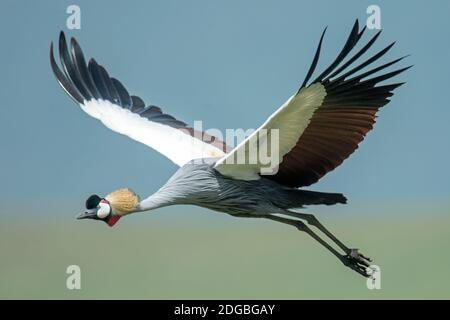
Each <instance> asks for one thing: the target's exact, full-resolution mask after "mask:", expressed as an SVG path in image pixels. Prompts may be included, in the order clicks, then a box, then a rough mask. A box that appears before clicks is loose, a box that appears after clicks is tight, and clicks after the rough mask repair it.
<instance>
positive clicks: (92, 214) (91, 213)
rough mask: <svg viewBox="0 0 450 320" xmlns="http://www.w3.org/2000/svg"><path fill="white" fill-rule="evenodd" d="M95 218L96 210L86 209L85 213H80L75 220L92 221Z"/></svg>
mask: <svg viewBox="0 0 450 320" xmlns="http://www.w3.org/2000/svg"><path fill="white" fill-rule="evenodd" d="M96 217H97V210H96V209H87V210H86V211H84V212H82V213H80V214H79V215H77V219H78V220H80V219H94V218H96Z"/></svg>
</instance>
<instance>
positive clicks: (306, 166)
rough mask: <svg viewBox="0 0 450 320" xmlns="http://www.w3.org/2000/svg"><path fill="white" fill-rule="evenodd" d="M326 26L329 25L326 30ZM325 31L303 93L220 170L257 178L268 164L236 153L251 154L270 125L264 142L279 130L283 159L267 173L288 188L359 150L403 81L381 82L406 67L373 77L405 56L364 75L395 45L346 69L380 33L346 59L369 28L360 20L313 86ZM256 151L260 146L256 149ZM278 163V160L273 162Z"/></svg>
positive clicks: (308, 181)
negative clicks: (241, 160) (243, 159)
mask: <svg viewBox="0 0 450 320" xmlns="http://www.w3.org/2000/svg"><path fill="white" fill-rule="evenodd" d="M325 30H326V29H325ZM325 30H324V32H323V33H322V36H321V38H320V42H319V45H318V48H317V50H316V54H315V56H314V59H313V62H312V65H311V67H310V69H309V71H308V73H307V75H306V78H305V80H304V82H303V84H302V86H301V87H300V89H299V90H298V92H297V93H296V94H295V95H294V96H292V97H291V98H289V99H288V101H287V102H286V103H285V104H284V105H283V106H281V107H280V109H278V110H277V111H276V112H275V113H274V114H273V115H272V116H270V117H269V119H268V120H267V121H266V122H265V123H264V124H263V125H262V126H261V127H260V128H259V129H258V130H257V131H256V132H254V133H253V135H251V136H249V137H248V138H247V139H246V140H245V141H244V142H243V143H241V144H240V145H238V146H237V147H236V148H235V149H233V150H232V151H231V152H230V153H228V154H227V155H225V156H224V157H223V158H221V159H220V160H219V161H218V162H217V163H216V165H215V168H216V169H217V170H218V171H219V172H221V173H222V174H224V175H227V176H230V177H233V178H235V179H243V180H249V179H258V178H260V174H261V169H262V168H264V167H265V166H267V164H266V163H262V162H261V161H258V162H257V163H255V164H249V163H243V164H239V163H238V162H237V161H236V159H235V158H236V156H238V155H239V154H241V155H243V154H244V155H248V153H249V147H250V146H251V145H252V144H254V143H259V142H261V141H260V140H261V139H260V138H259V137H258V133H259V132H261V131H262V129H267V137H266V138H265V141H266V140H267V141H268V140H270V135H271V129H278V135H279V148H278V151H279V157H278V158H279V161H278V163H275V165H278V167H277V168H276V169H277V170H275V171H274V174H272V175H267V176H266V177H267V178H269V179H272V180H274V181H277V182H278V183H280V184H282V185H285V186H289V187H302V186H308V185H311V184H313V183H315V182H317V181H318V180H319V179H320V178H321V177H323V176H324V175H325V174H326V173H327V172H329V171H331V170H333V169H334V168H336V167H337V166H339V165H340V164H341V163H342V162H343V161H344V160H345V159H346V158H347V157H349V156H350V154H352V153H353V152H354V151H355V150H356V149H357V148H358V144H359V143H360V142H361V141H362V140H363V139H364V137H365V135H366V134H367V132H369V131H370V130H371V129H372V127H373V124H374V123H375V117H376V113H377V111H378V110H379V109H380V108H381V107H383V106H384V105H386V104H387V103H388V102H389V99H388V98H389V97H390V96H392V95H393V93H392V91H393V90H394V89H395V88H397V87H399V86H400V85H402V84H403V83H394V84H388V85H379V84H380V82H382V81H384V80H387V79H389V78H391V77H394V76H396V75H398V74H399V73H401V72H403V71H405V70H406V69H408V68H410V67H406V68H402V69H398V70H395V71H392V72H389V73H384V74H382V75H379V76H375V77H372V78H369V77H370V76H371V75H373V74H374V73H376V72H379V71H381V70H383V69H385V68H387V67H389V66H391V65H393V64H395V63H397V62H399V61H400V60H402V59H403V58H404V57H403V58H400V59H396V60H393V61H391V62H389V63H386V64H383V65H381V66H379V67H375V68H372V69H370V70H368V71H366V72H364V73H360V74H357V73H358V71H360V70H362V69H363V68H365V67H367V66H369V65H372V63H373V62H375V61H376V60H378V59H379V58H380V57H382V56H383V55H384V54H385V53H386V52H387V51H388V50H389V49H390V48H391V47H392V46H393V45H394V43H392V44H390V45H389V46H387V47H386V48H385V49H383V50H381V51H380V52H378V53H376V54H375V55H373V56H371V57H370V58H369V59H367V60H366V61H364V62H362V63H360V64H359V65H357V66H355V67H353V68H351V69H350V70H348V71H347V69H348V67H350V66H351V65H352V64H353V63H354V62H355V61H356V60H357V59H358V58H360V57H361V56H362V55H363V54H364V53H365V52H366V51H367V50H368V49H369V48H370V47H371V46H372V45H373V43H374V42H375V40H376V39H377V38H378V37H379V35H380V32H381V31H380V32H378V33H377V34H375V35H374V36H373V37H372V38H371V39H370V40H369V41H368V42H367V44H365V45H364V46H363V47H362V48H361V49H359V51H357V52H356V53H355V54H354V55H353V56H352V57H351V58H349V59H348V60H347V61H346V62H345V63H343V61H344V60H345V58H346V57H347V56H348V54H349V53H350V51H351V50H352V49H353V48H354V47H355V46H356V44H357V43H358V41H359V40H360V38H361V36H362V35H363V33H364V30H365V28H363V29H362V30H361V31H359V24H358V21H356V22H355V24H354V26H353V28H352V31H351V33H350V36H349V37H348V39H347V41H346V43H345V45H344V47H343V49H342V50H341V52H340V53H339V55H338V56H337V58H336V59H335V60H334V61H333V62H332V63H331V65H330V66H329V67H328V68H326V69H325V70H324V71H323V72H322V73H321V74H320V75H319V76H318V77H317V78H316V79H315V80H314V81H312V82H311V84H309V85H308V82H309V80H310V78H311V76H312V75H313V73H314V70H315V68H316V65H317V62H318V59H319V55H320V49H321V45H322V40H323V37H324V34H325ZM254 150H255V149H254ZM272 165H273V164H272Z"/></svg>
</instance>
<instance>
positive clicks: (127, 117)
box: [50, 21, 409, 276]
mask: <svg viewBox="0 0 450 320" xmlns="http://www.w3.org/2000/svg"><path fill="white" fill-rule="evenodd" d="M365 29H366V28H365V27H364V28H362V29H361V30H360V28H359V24H358V21H356V22H355V24H354V25H353V28H352V30H351V32H350V35H349V36H348V39H347V40H346V42H345V44H344V46H343V48H342V50H341V51H340V53H339V54H338V56H337V57H336V59H335V60H334V61H333V62H332V63H331V64H330V65H329V67H328V68H326V69H325V70H324V71H323V72H321V73H320V74H319V75H318V76H317V77H316V78H314V79H313V80H312V81H310V80H311V78H312V76H313V74H314V73H315V72H314V71H315V69H316V65H317V62H318V60H319V55H320V50H321V46H322V41H323V38H324V35H325V31H326V29H325V30H324V31H323V33H322V35H321V37H320V41H319V45H318V47H317V49H316V53H315V55H314V58H313V61H312V64H311V67H310V68H309V71H308V73H307V75H306V77H305V80H304V81H303V83H302V85H301V86H300V88H299V89H298V91H297V92H296V93H295V94H294V95H293V96H291V97H290V98H289V99H288V100H287V101H286V102H285V103H284V104H283V105H282V106H281V107H280V108H279V109H278V110H277V111H276V112H275V113H273V114H272V115H271V116H270V117H269V118H268V119H267V121H266V122H265V123H263V124H262V126H261V127H259V128H258V130H256V131H255V132H254V133H253V134H252V135H250V136H249V137H247V138H246V139H245V140H244V141H243V142H241V143H240V144H239V145H238V146H237V147H235V148H234V149H232V148H230V147H228V146H227V145H226V144H225V143H224V142H223V141H220V140H219V139H217V138H215V137H212V136H210V135H207V134H205V133H203V132H198V131H196V130H194V129H193V128H191V127H189V126H187V125H186V124H185V123H184V122H182V121H179V120H177V119H175V118H174V117H172V116H170V115H168V114H166V113H164V112H162V111H161V109H160V108H158V107H156V106H146V105H145V103H144V101H143V100H142V99H141V98H139V97H137V96H134V95H130V94H129V93H128V91H127V89H125V87H124V86H123V85H122V84H121V83H120V82H119V80H117V79H115V78H112V77H110V76H109V74H108V72H107V71H106V70H105V68H104V67H102V66H101V65H99V64H97V62H96V61H95V60H94V59H91V60H89V63H88V64H87V63H86V60H85V58H84V56H83V53H82V51H81V48H80V46H79V45H78V43H77V41H76V40H75V39H74V38H72V39H71V41H70V49H69V48H68V45H67V43H66V39H65V35H64V33H63V32H61V34H60V37H59V56H60V64H61V68H60V67H59V66H58V65H57V63H56V61H55V58H54V54H53V43H52V44H51V46H50V63H51V67H52V70H53V73H54V74H55V76H56V78H57V80H58V82H59V84H60V85H61V87H62V88H63V89H64V90H65V91H66V93H67V94H68V95H69V96H70V97H71V98H72V99H73V100H75V102H76V103H77V104H79V106H80V107H81V109H82V110H83V111H84V112H86V113H87V114H88V115H90V116H91V117H93V118H96V119H98V120H100V122H102V123H103V124H104V125H105V126H107V127H108V128H110V129H111V130H113V131H116V132H118V133H121V134H124V135H126V136H128V137H130V138H132V139H133V140H136V141H139V142H141V143H143V144H145V145H147V146H149V147H150V148H152V149H155V150H157V151H159V152H160V153H162V154H163V155H165V156H166V157H167V158H169V159H170V160H172V161H173V162H174V163H176V164H177V165H179V166H180V168H179V170H178V171H176V172H175V174H174V175H173V176H172V177H171V178H170V179H169V180H168V181H167V183H166V184H165V185H163V186H162V187H161V188H160V189H159V190H158V191H157V192H155V193H154V194H152V195H150V196H149V197H147V198H146V199H144V200H140V198H139V197H138V196H137V195H136V194H135V193H134V192H132V191H131V190H130V189H126V188H125V189H120V190H116V191H114V192H112V193H110V194H109V195H107V196H105V197H100V196H98V195H92V196H90V197H89V198H88V199H87V201H86V209H85V211H84V212H83V213H81V214H80V215H79V216H78V219H86V218H87V219H95V220H102V221H104V222H106V223H107V224H108V225H109V226H113V225H114V224H115V223H116V222H117V221H118V220H119V219H120V218H121V217H123V216H125V215H129V214H131V213H134V212H141V211H148V210H153V209H156V208H160V207H165V206H170V205H176V204H189V205H197V206H200V207H204V208H209V209H211V210H216V211H220V212H225V213H228V214H230V215H232V216H236V217H253V218H265V219H270V220H273V221H277V222H279V223H283V224H287V225H292V226H294V227H296V228H297V229H298V230H300V231H303V232H305V233H307V234H308V235H309V236H311V237H312V238H314V239H315V240H316V241H318V242H319V243H320V244H321V245H322V246H324V247H325V248H326V249H327V250H329V251H330V252H331V253H332V254H333V255H335V256H336V257H337V258H338V259H339V260H340V261H341V262H342V263H343V264H344V265H346V266H348V267H350V268H351V269H353V270H355V271H356V272H358V273H359V274H361V275H363V276H369V274H370V269H369V268H368V267H369V266H370V261H371V260H370V259H369V258H367V257H365V256H364V255H363V254H361V253H360V252H359V251H358V250H357V249H350V248H348V247H347V246H346V245H344V244H343V243H342V242H341V241H339V240H338V239H337V238H336V237H335V236H334V235H333V234H332V233H331V232H330V231H328V230H327V229H326V228H325V227H324V226H323V225H322V224H321V223H320V222H319V221H318V220H317V219H316V218H315V216H314V215H312V214H306V213H301V212H299V211H298V209H300V208H303V207H304V206H307V205H319V204H325V205H334V204H337V203H343V204H344V203H346V198H345V197H344V195H342V194H338V193H324V192H315V191H307V190H301V189H299V188H301V187H306V186H309V185H311V184H313V183H315V182H317V181H318V180H319V179H320V178H321V177H323V176H324V175H325V174H326V173H327V172H330V171H331V170H333V169H334V168H336V167H337V166H339V165H340V164H341V163H342V162H343V161H344V159H346V158H347V157H349V156H350V154H352V153H353V152H354V151H355V150H356V149H357V147H358V144H359V143H360V142H361V141H362V140H363V139H364V137H365V135H366V134H367V132H368V131H370V130H371V129H372V127H373V125H374V123H375V117H376V113H377V111H378V110H379V109H380V108H381V107H383V106H384V105H386V104H387V103H388V102H389V97H391V96H392V95H393V93H392V92H393V90H394V89H396V88H397V87H399V86H400V85H402V84H403V83H393V84H382V85H381V84H380V83H381V82H383V81H385V80H387V79H390V78H392V77H394V76H396V75H398V74H400V73H401V72H403V71H405V70H406V69H408V68H409V67H406V68H401V69H397V70H395V71H391V72H388V73H382V74H380V75H376V76H375V75H374V74H375V73H378V72H380V71H382V70H384V69H385V68H388V67H390V66H392V65H394V64H395V63H397V62H399V61H400V60H402V59H403V58H404V57H403V58H399V59H396V60H393V61H391V62H389V63H386V64H383V65H380V66H377V67H374V66H373V63H374V62H375V61H377V60H378V59H379V58H381V57H382V56H383V55H385V54H386V53H387V52H388V51H389V49H391V48H392V46H393V45H394V43H392V44H390V45H388V46H387V47H386V48H384V49H383V50H381V51H379V52H377V53H375V54H373V55H371V56H370V57H369V58H367V59H365V60H364V61H363V62H359V63H356V62H357V60H358V59H360V58H361V57H362V56H363V55H364V54H365V53H366V52H367V51H368V50H369V49H370V47H371V46H372V45H373V43H374V42H375V41H376V40H377V38H378V37H379V36H380V32H381V31H379V32H377V33H376V34H375V35H373V36H372V37H371V39H370V40H369V41H368V42H367V43H365V44H364V45H362V46H361V47H360V48H359V49H358V50H356V49H355V51H356V52H354V53H353V54H350V52H352V51H354V50H353V49H354V48H355V46H356V45H357V44H358V42H359V41H360V39H361V37H362V36H363V34H364V31H365ZM363 69H368V70H367V71H364V72H359V71H361V70H363ZM273 129H277V130H276V131H277V134H278V142H279V148H278V152H279V157H278V159H279V160H278V163H276V165H277V170H276V171H274V172H273V174H271V175H266V174H261V172H262V171H261V169H262V167H263V163H261V161H259V160H258V161H256V163H251V164H250V163H248V162H245V161H244V162H243V163H240V162H238V163H235V162H234V161H228V160H230V159H231V158H234V157H235V156H236V155H238V154H240V153H243V154H246V153H247V155H248V152H249V151H248V150H249V145H250V144H251V143H252V141H253V142H254V141H257V142H259V141H258V139H259V138H258V136H257V135H256V134H257V133H258V132H261V131H262V130H267V137H269V136H270V135H271V132H272V131H271V130H273ZM255 137H256V140H255ZM267 139H268V138H267ZM198 159H201V160H202V161H198ZM310 226H312V227H315V228H317V229H318V230H319V231H320V232H322V233H323V235H325V236H326V237H328V239H329V240H331V241H332V242H334V244H335V245H336V247H335V246H331V245H330V244H329V243H328V242H327V241H324V240H323V239H322V237H320V236H319V235H318V234H317V233H316V231H313V230H312V229H311V228H310ZM341 250H342V252H341Z"/></svg>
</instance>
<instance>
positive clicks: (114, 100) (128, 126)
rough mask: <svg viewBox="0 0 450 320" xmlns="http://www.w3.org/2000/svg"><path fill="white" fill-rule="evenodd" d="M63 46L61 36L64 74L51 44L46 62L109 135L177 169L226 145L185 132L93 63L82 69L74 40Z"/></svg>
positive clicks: (220, 152) (217, 153)
mask: <svg viewBox="0 0 450 320" xmlns="http://www.w3.org/2000/svg"><path fill="white" fill-rule="evenodd" d="M70 45H71V48H70V49H71V50H70V52H69V49H68V47H67V43H66V39H65V36H64V33H63V32H61V34H60V37H59V54H60V61H61V66H62V70H61V69H60V68H59V67H58V65H57V63H56V62H55V58H54V55H53V43H52V44H51V46H50V64H51V67H52V70H53V73H54V74H55V76H56V78H57V80H58V82H59V84H60V85H61V87H62V88H63V89H64V90H65V91H66V92H67V94H68V95H69V96H70V97H72V98H73V99H74V100H75V102H77V103H78V104H79V105H80V107H81V109H83V111H85V112H86V113H87V114H89V115H90V116H92V117H94V118H96V119H98V120H100V121H101V122H102V123H103V124H104V125H105V126H107V127H108V128H110V129H111V130H113V131H116V132H118V133H121V134H124V135H126V136H128V137H130V138H131V139H134V140H136V141H139V142H141V143H143V144H145V145H147V146H149V147H151V148H153V149H155V150H156V151H158V152H160V153H162V154H163V155H165V156H166V157H167V158H169V159H170V160H172V161H173V162H174V163H176V164H177V165H179V166H182V165H184V164H185V163H187V162H189V161H190V160H193V159H199V158H209V157H220V156H223V155H225V153H226V152H227V150H229V147H228V146H227V145H226V144H225V143H224V142H222V141H220V140H218V139H216V138H215V137H213V136H210V135H207V134H205V133H203V132H199V131H196V130H194V129H192V128H189V127H188V126H187V125H186V124H185V123H184V122H182V121H179V120H177V119H175V118H174V117H172V116H170V115H168V114H165V113H163V112H162V111H161V109H160V108H158V107H156V106H147V107H146V106H145V103H144V101H143V100H142V99H141V98H139V97H137V96H133V95H130V94H129V93H128V91H127V90H126V89H125V87H124V86H123V85H122V84H121V83H120V81H119V80H117V79H115V78H112V77H110V76H109V75H108V73H107V72H106V70H105V68H103V67H102V66H101V65H99V64H97V62H96V61H95V60H94V59H91V60H90V61H89V64H88V65H86V62H85V59H84V56H83V52H82V51H81V48H80V46H79V45H78V43H77V41H76V40H75V39H74V38H72V39H71V41H70Z"/></svg>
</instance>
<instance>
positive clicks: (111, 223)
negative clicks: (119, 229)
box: [106, 215, 120, 227]
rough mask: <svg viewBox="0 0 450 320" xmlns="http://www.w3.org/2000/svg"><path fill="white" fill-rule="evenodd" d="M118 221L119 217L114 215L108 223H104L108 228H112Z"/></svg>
mask: <svg viewBox="0 0 450 320" xmlns="http://www.w3.org/2000/svg"><path fill="white" fill-rule="evenodd" d="M119 219H120V216H116V215H114V216H111V217H110V218H109V219H108V221H106V223H107V224H108V226H110V227H112V226H114V225H115V224H116V223H117V221H119Z"/></svg>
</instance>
